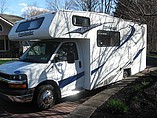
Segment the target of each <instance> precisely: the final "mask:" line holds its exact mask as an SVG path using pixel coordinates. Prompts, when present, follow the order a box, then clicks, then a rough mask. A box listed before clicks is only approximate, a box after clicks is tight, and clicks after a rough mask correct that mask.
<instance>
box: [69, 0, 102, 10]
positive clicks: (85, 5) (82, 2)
mask: <svg viewBox="0 0 157 118" xmlns="http://www.w3.org/2000/svg"><path fill="white" fill-rule="evenodd" d="M71 8H72V9H75V10H81V11H98V9H99V0H74V1H73V2H72V7H71Z"/></svg>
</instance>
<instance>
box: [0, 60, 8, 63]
mask: <svg viewBox="0 0 157 118" xmlns="http://www.w3.org/2000/svg"><path fill="white" fill-rule="evenodd" d="M8 61H11V60H0V64H3V63H5V62H8Z"/></svg>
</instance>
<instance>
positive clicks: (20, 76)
mask: <svg viewBox="0 0 157 118" xmlns="http://www.w3.org/2000/svg"><path fill="white" fill-rule="evenodd" d="M10 79H11V80H20V81H23V80H27V75H25V74H18V75H11V76H10Z"/></svg>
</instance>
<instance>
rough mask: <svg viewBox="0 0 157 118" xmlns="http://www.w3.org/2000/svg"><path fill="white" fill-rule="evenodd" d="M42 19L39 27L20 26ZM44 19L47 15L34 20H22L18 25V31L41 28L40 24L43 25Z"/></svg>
mask: <svg viewBox="0 0 157 118" xmlns="http://www.w3.org/2000/svg"><path fill="white" fill-rule="evenodd" d="M40 19H41V23H40V24H39V25H38V26H37V27H35V28H30V29H29V28H28V27H27V28H20V27H21V25H25V24H30V23H31V22H33V21H38V20H40ZM44 19H45V17H41V18H38V19H33V20H29V21H24V22H21V23H20V24H19V25H18V27H17V29H16V32H23V31H29V30H35V29H39V28H40V26H41V25H42V23H43V21H44ZM19 28H20V29H19Z"/></svg>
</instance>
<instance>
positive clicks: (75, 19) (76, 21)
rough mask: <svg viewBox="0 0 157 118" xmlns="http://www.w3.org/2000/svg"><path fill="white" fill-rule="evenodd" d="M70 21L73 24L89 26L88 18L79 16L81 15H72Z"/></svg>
mask: <svg viewBox="0 0 157 118" xmlns="http://www.w3.org/2000/svg"><path fill="white" fill-rule="evenodd" d="M72 23H73V25H75V26H90V18H88V17H81V16H73V17H72Z"/></svg>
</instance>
